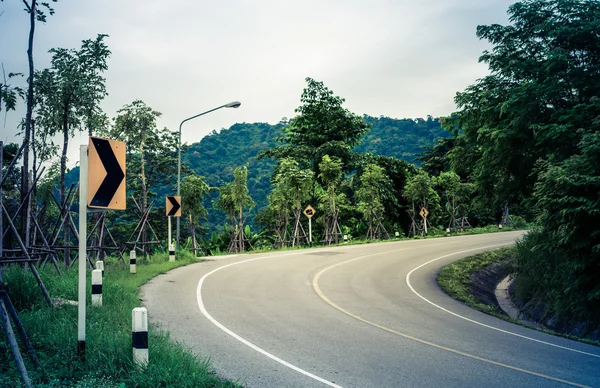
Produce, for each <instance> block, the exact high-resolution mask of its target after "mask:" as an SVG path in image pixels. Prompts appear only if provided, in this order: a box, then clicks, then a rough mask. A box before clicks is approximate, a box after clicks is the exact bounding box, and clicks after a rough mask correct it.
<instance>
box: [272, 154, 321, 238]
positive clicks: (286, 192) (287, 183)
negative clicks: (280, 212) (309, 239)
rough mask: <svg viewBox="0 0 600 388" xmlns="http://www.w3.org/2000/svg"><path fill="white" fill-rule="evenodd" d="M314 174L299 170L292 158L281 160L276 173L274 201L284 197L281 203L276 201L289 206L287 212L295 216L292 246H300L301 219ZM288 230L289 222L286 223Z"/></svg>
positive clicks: (279, 202) (297, 164)
mask: <svg viewBox="0 0 600 388" xmlns="http://www.w3.org/2000/svg"><path fill="white" fill-rule="evenodd" d="M313 176H314V175H313V172H312V171H310V170H303V169H300V168H299V163H298V162H297V161H296V160H294V159H291V158H284V159H281V161H280V162H279V166H278V167H277V170H276V171H275V173H274V178H273V180H274V181H275V185H276V189H277V191H278V193H277V194H276V195H275V197H274V198H273V199H275V200H277V199H278V198H279V196H283V198H281V200H280V201H276V203H278V204H279V205H280V206H281V205H285V204H286V203H287V204H288V209H287V211H288V212H289V211H291V212H292V213H293V214H294V231H293V234H292V246H294V245H296V244H297V245H300V238H301V234H300V228H301V225H300V218H301V214H302V208H303V205H304V202H305V201H306V200H307V199H308V197H309V193H310V189H311V187H312V184H313ZM285 225H286V228H287V222H286V223H285Z"/></svg>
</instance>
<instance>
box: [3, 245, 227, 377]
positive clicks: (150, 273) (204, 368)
mask: <svg viewBox="0 0 600 388" xmlns="http://www.w3.org/2000/svg"><path fill="white" fill-rule="evenodd" d="M194 262H198V260H197V259H196V258H195V257H194V256H193V255H191V254H189V253H187V252H178V253H177V261H175V262H169V261H168V256H167V255H166V254H159V255H155V256H152V257H151V258H149V259H148V260H144V259H140V258H138V265H137V273H136V274H130V273H129V265H128V264H127V265H124V264H123V263H120V262H119V263H117V262H115V261H114V260H107V262H106V263H105V276H104V281H103V283H104V284H103V306H102V307H92V306H90V303H91V300H90V294H91V285H90V277H91V276H90V273H89V271H88V276H87V280H88V292H87V294H88V302H87V303H88V310H87V325H86V335H87V336H86V347H87V349H86V359H85V361H82V360H81V359H80V358H79V357H78V355H77V306H71V305H67V304H64V305H60V306H58V307H55V308H52V307H50V306H48V305H47V304H46V303H45V301H44V300H43V298H42V295H41V291H40V290H39V288H38V287H37V285H36V283H35V281H34V279H33V276H32V275H31V273H29V272H26V271H24V270H23V269H21V268H20V267H18V266H11V267H8V268H5V271H4V281H5V282H6V283H8V284H9V294H10V296H11V300H13V303H14V304H15V307H16V308H17V310H18V311H19V317H20V318H21V320H22V322H23V324H24V326H25V329H26V331H27V333H28V334H29V336H30V339H31V342H32V344H33V346H34V348H35V349H36V350H37V352H38V356H39V358H40V361H41V364H42V366H41V368H36V367H35V366H34V365H33V364H32V363H31V360H30V357H29V356H28V355H27V354H26V353H25V351H23V350H22V354H23V356H24V359H25V362H26V364H27V369H28V372H29V376H30V378H31V379H32V381H33V383H34V385H35V386H38V387H59V386H75V387H119V388H120V387H238V385H237V384H235V383H233V382H229V381H223V380H222V379H220V378H219V377H218V376H216V375H215V374H214V372H213V371H212V370H211V367H210V363H209V360H208V359H207V358H205V359H201V358H199V357H196V356H194V355H193V354H191V353H190V352H189V351H188V350H187V349H185V348H184V346H182V345H181V344H177V343H175V342H174V341H172V340H170V338H169V335H168V333H166V332H163V331H161V330H158V329H157V328H155V327H153V325H152V321H151V320H150V322H149V341H148V342H149V355H150V356H149V364H148V366H147V367H146V368H138V367H136V366H135V365H134V364H133V361H132V348H131V310H132V309H133V308H134V307H139V306H140V305H141V304H140V299H139V297H138V292H139V287H140V286H141V285H142V284H144V283H146V282H147V281H148V280H150V279H152V278H153V277H155V276H156V275H159V274H161V273H164V272H167V271H168V270H170V269H173V268H175V267H180V266H182V265H187V264H191V263H194ZM40 275H41V277H42V279H43V281H44V283H45V285H46V287H47V288H48V292H49V294H50V296H51V297H52V298H57V297H60V298H65V299H69V300H77V281H78V278H77V275H78V271H77V265H75V266H74V267H73V268H71V269H70V270H68V271H66V272H65V273H64V274H63V276H58V275H57V274H56V271H55V270H54V269H53V268H51V267H50V266H47V267H46V268H45V269H42V270H41V271H40ZM20 384H21V383H20V377H19V375H18V373H17V370H16V367H15V364H14V361H13V358H12V354H11V353H10V350H9V348H8V346H7V342H6V338H5V337H4V336H2V337H1V338H0V387H17V386H20Z"/></svg>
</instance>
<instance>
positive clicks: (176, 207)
mask: <svg viewBox="0 0 600 388" xmlns="http://www.w3.org/2000/svg"><path fill="white" fill-rule="evenodd" d="M167 199H168V200H169V202H171V206H173V207H172V208H171V210H170V211H169V214H167V215H168V216H174V215H175V214H177V211H178V210H179V208H180V207H181V205H180V204H179V202H177V199H175V197H167Z"/></svg>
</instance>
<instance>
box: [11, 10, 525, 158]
mask: <svg viewBox="0 0 600 388" xmlns="http://www.w3.org/2000/svg"><path fill="white" fill-rule="evenodd" d="M513 2H514V1H507V0H415V1H410V0H304V1H286V0H279V1H276V0H229V1H199V0H171V1H166V0H144V1H141V0H102V1H100V0H95V1H92V0H87V1H81V0H59V1H58V2H57V3H53V6H54V8H55V11H56V13H55V15H53V16H49V17H48V21H47V23H46V24H45V25H43V24H38V26H37V28H36V35H35V37H36V38H35V46H34V56H35V66H36V68H37V69H43V68H45V67H47V66H48V65H49V60H50V55H49V54H48V50H49V49H50V48H53V47H64V48H79V47H80V45H81V41H82V40H83V39H93V38H95V37H96V35H97V34H98V33H104V34H108V35H109V36H110V37H109V38H107V39H106V43H107V44H108V46H109V49H110V50H111V51H112V55H111V57H110V58H109V60H108V71H107V72H106V73H105V77H106V79H107V90H108V93H109V96H108V97H107V98H106V100H105V101H104V103H103V108H104V110H105V112H106V113H107V114H108V115H109V116H110V117H114V116H115V115H116V111H117V110H118V109H119V108H120V107H122V106H123V105H124V104H127V103H130V102H132V101H133V100H135V99H141V100H143V101H145V102H146V103H147V104H148V105H149V106H151V107H152V108H153V109H155V110H158V111H160V112H162V117H161V118H160V120H159V126H160V127H163V126H166V127H168V128H169V129H171V130H177V129H178V127H179V123H180V122H181V121H182V120H183V119H185V118H187V117H189V116H193V115H195V114H197V113H200V112H203V111H206V110H209V109H212V108H214V107H217V106H220V105H223V104H225V103H227V102H230V101H233V100H239V101H241V103H242V105H241V107H240V108H238V109H221V110H218V111H215V112H213V113H210V114H208V115H206V116H202V117H200V118H197V119H195V120H192V121H190V122H187V123H186V124H184V126H183V132H182V139H183V141H184V142H188V143H191V142H197V141H199V140H200V139H201V138H202V137H203V136H205V135H207V134H208V133H209V132H211V131H212V130H213V129H217V130H219V129H221V128H228V127H229V126H231V125H232V124H234V123H236V122H268V123H277V122H279V121H280V119H281V118H282V117H288V118H290V117H293V116H294V109H295V108H297V107H298V106H299V105H300V95H301V93H302V89H303V88H304V86H305V81H304V79H305V78H306V77H312V78H314V79H316V80H318V81H323V82H324V83H325V85H326V86H327V87H328V88H330V89H331V90H333V91H334V93H335V94H336V95H338V96H341V97H343V98H345V99H346V103H345V107H346V108H347V109H349V110H351V111H352V112H354V113H357V114H360V115H362V114H363V113H366V114H369V115H372V116H380V115H384V116H389V117H393V118H415V117H425V116H426V115H432V116H436V117H437V116H443V115H447V114H449V113H451V112H452V111H454V110H455V106H454V102H453V98H454V96H455V94H456V92H457V91H461V90H463V89H464V88H465V87H466V86H468V85H469V84H472V83H473V82H474V81H475V80H476V79H477V78H480V77H482V76H484V75H486V74H487V67H486V66H485V65H483V64H479V63H478V57H479V55H480V54H481V52H482V50H484V49H485V48H487V47H488V45H487V43H486V42H482V41H479V40H478V39H477V37H476V36H475V30H476V27H477V25H480V24H491V23H501V24H506V23H507V16H506V10H507V8H508V6H509V5H510V4H511V3H513ZM1 12H3V13H2V15H1V16H0V61H1V62H2V63H3V64H4V68H5V69H6V72H7V73H8V72H23V73H25V72H26V71H27V53H26V50H27V36H28V28H29V27H28V15H27V14H26V13H25V12H24V11H23V3H22V1H21V0H4V2H0V13H1ZM21 82H23V85H24V80H23V81H21ZM3 113H4V112H3ZM24 115H25V106H24V104H23V103H22V104H21V105H20V106H19V109H18V111H17V112H16V113H15V112H11V113H9V114H8V119H7V121H6V126H4V114H2V119H1V120H0V134H1V136H0V140H3V141H16V140H18V139H17V138H15V136H14V134H15V133H16V129H15V123H16V122H18V121H19V120H20V118H21V117H23V116H24ZM83 143H87V139H86V138H84V137H83V136H77V137H76V138H75V139H74V141H72V147H71V152H69V155H70V156H71V158H70V159H71V160H74V159H75V158H76V156H75V155H77V152H78V151H77V149H78V144H83ZM69 164H70V165H72V163H69Z"/></svg>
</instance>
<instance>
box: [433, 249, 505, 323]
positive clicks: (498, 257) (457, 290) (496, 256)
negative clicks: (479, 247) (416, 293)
mask: <svg viewBox="0 0 600 388" xmlns="http://www.w3.org/2000/svg"><path fill="white" fill-rule="evenodd" d="M514 252H515V249H514V248H512V247H511V248H502V249H498V250H496V251H491V252H484V253H480V254H478V255H475V256H470V257H467V258H464V259H462V260H458V261H455V262H454V263H452V264H448V265H447V266H445V267H443V268H442V269H441V271H440V273H439V274H438V277H437V282H438V284H439V286H440V287H441V288H442V290H444V292H445V293H447V294H448V295H450V296H451V297H452V298H454V299H457V300H459V301H461V302H463V303H465V304H466V305H467V306H469V307H472V308H474V309H476V310H479V311H482V312H484V313H486V314H490V315H493V316H495V317H498V318H502V319H506V320H509V321H511V322H517V321H516V320H515V319H512V318H510V317H508V316H507V315H505V314H503V313H500V312H498V310H497V308H496V306H493V305H488V304H485V303H482V302H480V301H479V300H478V299H477V298H475V297H474V296H473V294H472V292H471V274H472V273H474V272H477V271H479V270H481V269H483V268H484V267H487V266H488V265H490V264H492V263H495V262H498V261H506V262H507V263H508V262H510V260H511V259H512V257H513V255H514Z"/></svg>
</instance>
